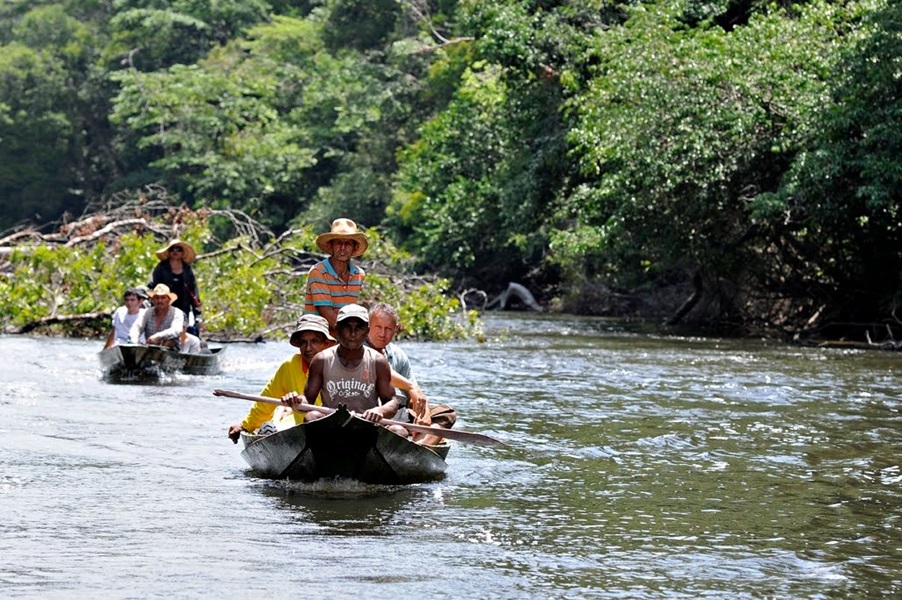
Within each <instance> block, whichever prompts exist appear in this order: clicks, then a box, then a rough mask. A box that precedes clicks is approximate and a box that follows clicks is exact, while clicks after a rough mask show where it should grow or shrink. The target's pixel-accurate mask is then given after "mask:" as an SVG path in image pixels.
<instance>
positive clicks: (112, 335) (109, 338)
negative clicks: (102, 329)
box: [103, 329, 116, 350]
mask: <svg viewBox="0 0 902 600" xmlns="http://www.w3.org/2000/svg"><path fill="white" fill-rule="evenodd" d="M115 339H116V330H115V329H110V335H108V336H106V344H105V345H104V346H103V349H104V350H106V349H107V348H109V347H110V346H112V345H113V340H115Z"/></svg>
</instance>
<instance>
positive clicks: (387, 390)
mask: <svg viewBox="0 0 902 600" xmlns="http://www.w3.org/2000/svg"><path fill="white" fill-rule="evenodd" d="M369 320H370V318H369V313H368V312H367V310H366V308H364V307H362V306H360V305H359V304H349V305H347V306H343V307H342V308H341V309H340V310H339V311H338V314H337V315H336V332H337V335H336V336H335V337H336V339H337V340H338V346H333V347H332V348H327V349H325V350H323V351H322V352H320V353H319V354H317V355H316V356H315V357H314V358H313V361H312V362H311V363H310V373H309V375H308V377H307V385H306V386H305V387H304V393H303V394H297V393H290V394H288V395H286V396H283V397H282V403H283V404H285V405H286V406H291V407H292V408H293V407H295V406H298V405H300V404H307V403H308V400H307V399H308V398H316V397H317V396H320V395H321V398H322V405H323V406H327V407H329V408H338V406H339V405H344V406H346V407H347V408H348V410H350V411H353V412H357V413H359V414H360V415H361V416H362V417H363V418H364V419H366V420H367V421H372V422H373V423H378V422H380V421H381V420H382V419H390V418H392V417H393V416H395V413H396V412H397V411H398V401H397V400H395V388H394V386H392V384H391V377H392V375H391V367H390V366H389V364H388V360H387V359H386V358H385V357H384V356H382V354H380V353H379V352H376V351H375V350H373V349H372V348H370V347H369V346H366V345H364V343H365V342H366V336H367V333H368V332H369ZM324 416H325V414H324V413H322V412H320V411H317V410H312V411H309V412H307V416H306V420H307V421H313V420H316V419H321V418H323V417H324ZM389 429H390V430H392V431H394V432H395V433H397V434H398V435H403V436H404V437H407V430H406V429H404V428H403V427H400V426H398V425H394V426H392V427H389Z"/></svg>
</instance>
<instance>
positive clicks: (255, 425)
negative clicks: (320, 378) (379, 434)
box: [229, 315, 335, 444]
mask: <svg viewBox="0 0 902 600" xmlns="http://www.w3.org/2000/svg"><path fill="white" fill-rule="evenodd" d="M290 342H291V345H292V346H294V347H296V348H298V350H299V352H298V354H295V355H293V356H292V357H291V358H289V359H287V360H286V361H285V362H283V363H282V364H281V365H280V366H279V368H278V369H277V370H276V372H275V374H274V375H273V376H272V379H270V380H269V383H267V384H266V387H264V388H263V391H262V392H260V395H261V396H266V397H268V398H277V399H278V398H281V397H282V396H284V395H285V394H288V393H289V392H298V393H301V392H303V391H304V387H305V386H306V385H307V374H308V373H309V371H310V361H312V360H313V357H314V356H316V355H317V354H318V353H319V352H320V351H321V350H323V349H325V348H328V347H329V346H331V345H333V344H334V343H335V339H334V338H333V337H332V336H330V335H329V323H328V322H327V321H326V320H325V319H324V318H323V317H321V316H319V315H303V316H302V317H301V318H300V319H299V320H298V323H297V326H296V327H295V330H294V332H293V333H292V334H291V338H290ZM315 404H319V405H321V404H322V402H321V401H320V399H319V397H317V399H316V402H315ZM277 408H280V407H279V406H277V405H274V404H267V403H264V402H254V405H253V406H251V409H250V411H249V412H248V413H247V416H246V417H245V418H244V420H243V421H242V422H241V423H236V424H234V425H232V426H231V427H229V438H230V439H231V440H232V441H233V442H234V443H236V444H237V443H238V439H239V438H240V437H241V432H242V431H257V430H258V429H260V427H261V426H263V425H264V424H265V423H266V422H267V421H271V420H272V418H273V414H274V413H275V411H276V409H277ZM294 419H295V423H297V424H300V423H303V422H304V413H303V412H296V411H295V412H294ZM270 426H271V429H272V430H271V431H266V432H268V433H275V426H272V424H270ZM265 429H268V428H265Z"/></svg>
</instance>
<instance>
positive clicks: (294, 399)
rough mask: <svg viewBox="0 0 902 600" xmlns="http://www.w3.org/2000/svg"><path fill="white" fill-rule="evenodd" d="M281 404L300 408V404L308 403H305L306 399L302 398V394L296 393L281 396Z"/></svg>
mask: <svg viewBox="0 0 902 600" xmlns="http://www.w3.org/2000/svg"><path fill="white" fill-rule="evenodd" d="M282 404H284V405H285V406H290V407H291V408H294V407H296V406H300V405H301V404H310V403H309V402H307V398H305V397H304V394H298V393H297V392H288V393H287V394H285V395H284V396H282Z"/></svg>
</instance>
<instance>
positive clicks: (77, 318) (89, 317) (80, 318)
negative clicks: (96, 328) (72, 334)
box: [6, 311, 113, 334]
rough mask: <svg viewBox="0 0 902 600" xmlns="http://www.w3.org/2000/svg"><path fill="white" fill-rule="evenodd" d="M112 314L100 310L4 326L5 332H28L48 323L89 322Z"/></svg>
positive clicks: (106, 317)
mask: <svg viewBox="0 0 902 600" xmlns="http://www.w3.org/2000/svg"><path fill="white" fill-rule="evenodd" d="M112 316H113V313H112V312H109V311H100V312H93V313H85V314H83V315H57V316H53V317H43V318H40V319H37V320H35V321H30V322H28V323H25V324H24V325H21V326H19V327H13V326H9V327H7V328H6V333H16V334H21V333H29V332H31V331H34V330H35V329H38V328H39V327H46V326H48V325H55V324H57V323H76V324H81V323H89V322H91V321H97V320H100V319H107V320H109V319H110V318H112Z"/></svg>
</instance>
